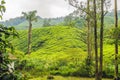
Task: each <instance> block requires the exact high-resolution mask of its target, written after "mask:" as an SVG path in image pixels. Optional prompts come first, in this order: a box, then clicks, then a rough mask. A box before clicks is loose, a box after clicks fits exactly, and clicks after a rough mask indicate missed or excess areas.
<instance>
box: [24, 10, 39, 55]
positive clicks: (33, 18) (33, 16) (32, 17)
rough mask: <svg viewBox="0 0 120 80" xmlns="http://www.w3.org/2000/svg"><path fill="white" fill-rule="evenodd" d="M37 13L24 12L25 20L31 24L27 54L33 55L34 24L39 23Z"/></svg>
mask: <svg viewBox="0 0 120 80" xmlns="http://www.w3.org/2000/svg"><path fill="white" fill-rule="evenodd" d="M36 13H37V11H30V12H28V13H26V12H22V14H23V15H24V17H25V19H26V20H27V21H28V22H29V29H28V51H27V53H28V54H30V53H31V38H32V22H33V21H37V16H36Z"/></svg>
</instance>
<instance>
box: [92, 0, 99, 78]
mask: <svg viewBox="0 0 120 80" xmlns="http://www.w3.org/2000/svg"><path fill="white" fill-rule="evenodd" d="M93 7H94V41H95V43H94V47H95V80H98V76H99V75H98V44H97V17H96V0H93Z"/></svg>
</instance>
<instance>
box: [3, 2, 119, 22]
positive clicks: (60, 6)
mask: <svg viewBox="0 0 120 80" xmlns="http://www.w3.org/2000/svg"><path fill="white" fill-rule="evenodd" d="M5 1H6V9H7V11H6V13H5V14H4V17H3V19H4V20H7V19H9V18H15V17H19V16H21V12H26V11H31V10H37V12H38V13H37V15H39V16H41V17H43V18H48V17H60V16H65V15H67V14H69V13H70V12H72V11H73V8H72V7H71V6H70V5H68V3H67V2H65V0H5ZM80 1H81V0H80ZM113 1H114V0H112V3H113ZM118 3H120V0H118ZM112 6H113V5H112ZM118 8H120V5H118Z"/></svg>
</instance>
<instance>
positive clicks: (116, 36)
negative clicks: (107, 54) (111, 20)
mask: <svg viewBox="0 0 120 80" xmlns="http://www.w3.org/2000/svg"><path fill="white" fill-rule="evenodd" d="M114 5H115V6H114V12H115V30H116V31H117V28H118V14H117V0H114ZM115 80H118V35H117V34H115Z"/></svg>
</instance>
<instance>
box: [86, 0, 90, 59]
mask: <svg viewBox="0 0 120 80" xmlns="http://www.w3.org/2000/svg"><path fill="white" fill-rule="evenodd" d="M89 6H90V5H89V0H87V12H88V13H89V11H90V9H89ZM87 27H88V30H87V46H88V58H89V60H91V41H90V38H91V29H90V17H89V14H87Z"/></svg>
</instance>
